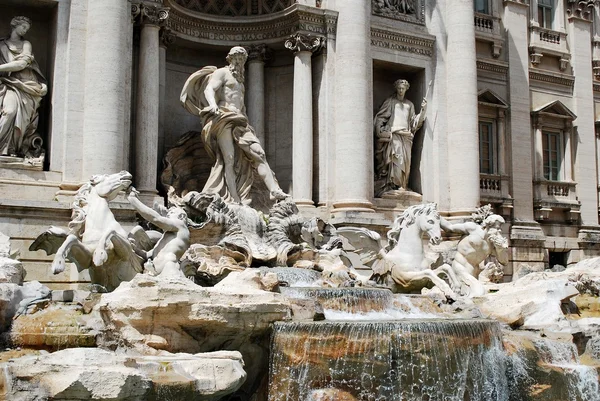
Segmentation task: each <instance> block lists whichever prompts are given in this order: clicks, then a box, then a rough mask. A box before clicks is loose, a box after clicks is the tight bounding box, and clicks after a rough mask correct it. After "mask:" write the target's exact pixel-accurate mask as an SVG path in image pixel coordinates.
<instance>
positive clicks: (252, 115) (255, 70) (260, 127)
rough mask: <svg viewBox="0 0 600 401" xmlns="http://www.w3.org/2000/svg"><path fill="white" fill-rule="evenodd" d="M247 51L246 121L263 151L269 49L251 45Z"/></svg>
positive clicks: (264, 144)
mask: <svg viewBox="0 0 600 401" xmlns="http://www.w3.org/2000/svg"><path fill="white" fill-rule="evenodd" d="M246 50H247V51H248V68H247V70H246V96H247V98H248V100H247V101H246V105H247V106H246V109H247V110H246V113H247V114H248V121H249V122H250V125H252V127H254V132H255V133H256V137H257V138H258V140H259V141H260V143H261V145H262V147H263V149H264V148H266V143H265V62H266V61H267V59H268V58H269V56H270V51H269V48H268V47H267V46H266V45H264V44H260V45H251V46H248V47H247V48H246Z"/></svg>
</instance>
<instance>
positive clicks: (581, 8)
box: [567, 0, 600, 22]
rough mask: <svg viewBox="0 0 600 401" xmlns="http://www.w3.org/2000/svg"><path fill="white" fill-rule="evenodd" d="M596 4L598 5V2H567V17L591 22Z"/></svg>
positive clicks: (579, 0)
mask: <svg viewBox="0 0 600 401" xmlns="http://www.w3.org/2000/svg"><path fill="white" fill-rule="evenodd" d="M598 3H600V2H599V1H598V0H568V1H567V17H568V18H569V19H579V20H583V21H588V22H592V20H593V18H594V6H595V5H596V4H598Z"/></svg>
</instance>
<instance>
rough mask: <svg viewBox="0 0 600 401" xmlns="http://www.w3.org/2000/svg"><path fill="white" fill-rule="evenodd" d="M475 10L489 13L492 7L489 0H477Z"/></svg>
mask: <svg viewBox="0 0 600 401" xmlns="http://www.w3.org/2000/svg"><path fill="white" fill-rule="evenodd" d="M474 4H475V12H476V13H481V14H489V13H490V9H489V5H488V0H475V3H474Z"/></svg>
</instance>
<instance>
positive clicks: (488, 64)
mask: <svg viewBox="0 0 600 401" xmlns="http://www.w3.org/2000/svg"><path fill="white" fill-rule="evenodd" d="M477 70H478V71H485V72H491V73H494V74H498V75H500V76H501V77H502V78H503V79H506V78H507V77H508V63H504V62H500V61H491V60H477Z"/></svg>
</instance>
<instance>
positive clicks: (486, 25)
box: [475, 13, 494, 33]
mask: <svg viewBox="0 0 600 401" xmlns="http://www.w3.org/2000/svg"><path fill="white" fill-rule="evenodd" d="M475 30H476V31H480V32H489V33H494V18H493V17H492V16H491V15H487V14H480V13H475Z"/></svg>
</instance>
